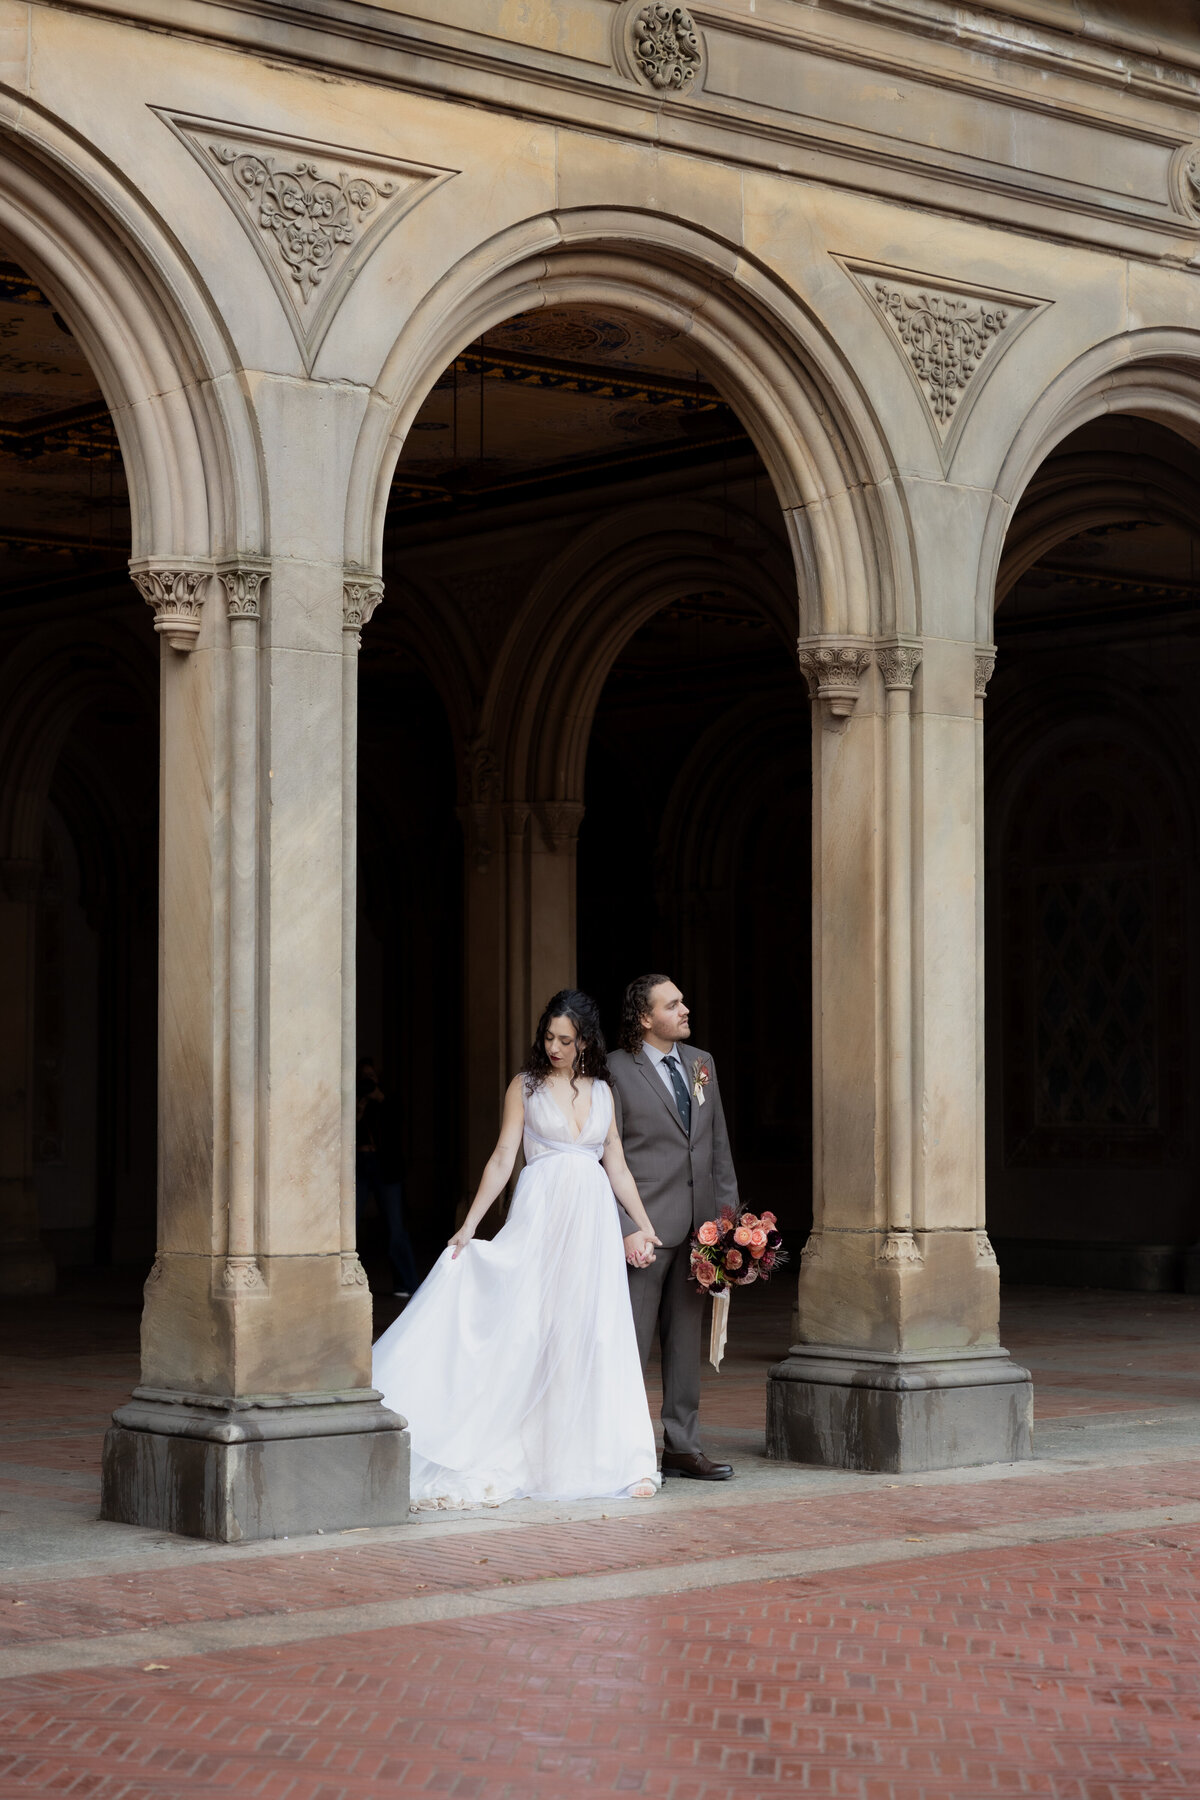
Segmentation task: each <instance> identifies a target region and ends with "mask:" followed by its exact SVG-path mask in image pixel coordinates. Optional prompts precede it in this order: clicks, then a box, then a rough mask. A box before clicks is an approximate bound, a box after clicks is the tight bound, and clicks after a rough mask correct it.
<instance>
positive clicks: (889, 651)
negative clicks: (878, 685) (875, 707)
mask: <svg viewBox="0 0 1200 1800" xmlns="http://www.w3.org/2000/svg"><path fill="white" fill-rule="evenodd" d="M875 660H876V662H877V663H878V664H879V672H880V674H881V675H882V676H883V685H884V687H885V688H887V689H888V690H889V691H890V690H892V689H899V688H903V689H911V687H912V684H913V682H914V680H915V679H916V674H917V669H918V667H919V666H920V662H921V646H920V644H904V643H900V642H899V641H897V642H895V643H892V644H882V645H881V646H880V647H879V649H878V650H877V651H876V653H875Z"/></svg>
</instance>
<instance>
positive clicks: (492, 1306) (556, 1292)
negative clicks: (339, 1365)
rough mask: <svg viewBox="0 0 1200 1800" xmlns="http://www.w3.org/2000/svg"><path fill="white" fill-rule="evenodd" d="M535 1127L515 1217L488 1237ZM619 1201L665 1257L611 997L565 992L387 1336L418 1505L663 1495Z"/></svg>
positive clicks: (377, 1354)
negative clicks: (486, 1224) (638, 1163)
mask: <svg viewBox="0 0 1200 1800" xmlns="http://www.w3.org/2000/svg"><path fill="white" fill-rule="evenodd" d="M522 1139H523V1140H524V1150H525V1168H524V1169H523V1170H522V1172H521V1177H520V1180H519V1181H518V1182H517V1187H516V1192H515V1194H514V1195H513V1202H512V1207H511V1210H510V1212H509V1216H508V1219H507V1221H506V1223H505V1224H504V1225H503V1226H502V1228H501V1229H500V1231H499V1232H497V1234H496V1236H495V1237H494V1238H493V1239H492V1240H491V1242H490V1243H489V1242H487V1241H479V1240H477V1239H476V1237H475V1232H476V1229H477V1227H478V1225H479V1222H480V1220H481V1219H482V1218H483V1215H484V1214H485V1213H486V1212H487V1210H488V1208H489V1207H490V1206H491V1204H492V1202H493V1201H494V1200H496V1199H497V1198H498V1196H499V1195H500V1194H502V1193H503V1191H504V1188H505V1186H506V1185H507V1183H508V1178H509V1176H510V1175H511V1174H512V1169H513V1163H514V1162H515V1160H516V1154H517V1149H518V1147H519V1146H520V1145H521V1143H522ZM614 1196H615V1198H614ZM618 1200H619V1201H620V1203H621V1205H622V1206H623V1207H624V1208H625V1211H626V1212H627V1213H628V1214H629V1216H630V1218H632V1219H633V1221H634V1223H635V1224H636V1225H637V1226H638V1227H639V1229H640V1230H641V1231H642V1232H644V1233H645V1238H644V1240H643V1244H642V1246H641V1248H642V1251H643V1252H644V1256H645V1258H646V1259H648V1260H652V1258H653V1251H652V1249H651V1248H650V1246H651V1245H654V1244H658V1243H659V1242H660V1239H658V1238H657V1237H656V1236H655V1235H654V1231H653V1228H652V1227H651V1224H650V1221H649V1219H648V1218H647V1216H646V1212H645V1209H644V1207H643V1206H642V1202H641V1199H640V1197H639V1195H638V1191H637V1188H636V1186H635V1184H634V1180H633V1177H632V1175H631V1174H630V1173H629V1170H628V1168H627V1167H626V1164H625V1157H624V1154H623V1152H622V1149H621V1140H620V1138H619V1137H618V1136H617V1130H616V1126H615V1124H614V1122H613V1101H612V1090H611V1088H610V1087H609V1083H608V1064H607V1062H606V1060H605V1048H604V1037H603V1034H602V1033H601V1030H600V1018H599V1014H598V1012H597V1009H596V1004H595V1002H594V1001H593V1000H590V999H589V998H588V996H587V995H586V994H581V993H578V992H577V991H576V990H574V989H571V988H567V989H564V990H563V992H562V993H559V994H555V996H554V998H553V999H552V1000H551V1002H550V1004H549V1005H548V1006H547V1008H546V1010H545V1012H544V1013H543V1014H542V1018H541V1021H540V1023H539V1025H538V1030H537V1037H536V1038H535V1040H534V1043H533V1047H532V1049H531V1050H530V1052H529V1055H528V1057H527V1058H526V1060H525V1066H524V1068H523V1069H522V1070H521V1073H520V1074H519V1075H517V1076H516V1077H515V1078H514V1079H513V1081H512V1082H510V1084H509V1088H508V1092H507V1093H506V1095H505V1097H504V1116H503V1120H502V1123H501V1127H500V1137H499V1139H498V1141H497V1143H496V1148H495V1149H494V1150H493V1151H492V1154H491V1156H490V1157H489V1159H488V1162H487V1166H486V1168H485V1169H484V1171H483V1178H482V1180H481V1181H480V1183H479V1191H478V1193H477V1194H476V1195H475V1199H474V1201H473V1202H472V1204H471V1209H470V1211H469V1212H468V1214H467V1216H466V1219H465V1220H464V1221H463V1224H462V1226H461V1228H460V1229H459V1230H458V1231H456V1232H455V1234H454V1236H453V1237H452V1238H451V1239H450V1241H449V1243H448V1244H447V1246H446V1248H445V1250H443V1252H442V1254H441V1256H440V1257H439V1258H438V1261H437V1262H436V1264H435V1265H434V1267H433V1269H432V1271H431V1272H430V1275H429V1277H428V1279H427V1280H426V1281H424V1282H423V1283H422V1285H421V1286H420V1288H418V1290H417V1292H416V1294H415V1295H414V1296H413V1298H412V1300H411V1301H410V1302H409V1304H408V1306H407V1307H406V1309H405V1311H404V1312H403V1313H401V1315H400V1317H399V1318H398V1319H397V1320H396V1322H395V1324H394V1325H392V1326H391V1327H390V1329H389V1330H387V1331H385V1332H384V1334H383V1336H382V1337H381V1338H380V1339H379V1341H378V1342H377V1343H376V1345H375V1348H374V1354H373V1377H372V1378H373V1381H374V1385H375V1387H376V1388H378V1389H379V1390H380V1392H381V1393H382V1394H383V1397H384V1401H385V1403H386V1405H388V1406H389V1407H391V1408H393V1409H394V1410H395V1411H396V1412H398V1413H401V1414H402V1415H403V1416H404V1417H405V1418H406V1419H407V1420H408V1425H409V1431H410V1434H411V1437H412V1500H413V1504H414V1506H439V1505H441V1506H463V1505H477V1504H480V1503H482V1502H491V1503H493V1504H494V1503H495V1502H497V1501H502V1500H515V1499H519V1498H527V1499H534V1500H583V1499H598V1498H601V1497H608V1496H620V1495H629V1496H632V1497H636V1498H643V1497H648V1496H649V1495H651V1494H653V1493H654V1492H655V1491H656V1489H657V1487H658V1479H659V1478H658V1472H657V1461H658V1459H657V1456H656V1454H655V1448H654V1430H653V1427H652V1425H651V1423H650V1411H649V1408H648V1406H647V1404H646V1390H645V1387H644V1385H643V1382H642V1371H641V1362H640V1359H639V1356H638V1347H637V1339H636V1337H635V1335H634V1328H633V1314H632V1312H631V1310H630V1304H629V1284H628V1281H627V1280H626V1275H625V1260H624V1246H623V1243H622V1238H621V1226H620V1223H619V1221H618V1218H617V1206H616V1202H617V1201H618Z"/></svg>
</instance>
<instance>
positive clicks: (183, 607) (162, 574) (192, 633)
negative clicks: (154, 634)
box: [130, 564, 209, 650]
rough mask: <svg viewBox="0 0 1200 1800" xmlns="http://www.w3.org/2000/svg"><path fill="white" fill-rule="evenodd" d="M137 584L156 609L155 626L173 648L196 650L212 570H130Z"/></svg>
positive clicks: (154, 568)
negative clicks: (206, 588)
mask: <svg viewBox="0 0 1200 1800" xmlns="http://www.w3.org/2000/svg"><path fill="white" fill-rule="evenodd" d="M130 574H131V575H132V577H133V582H134V586H135V587H136V588H137V590H138V593H139V594H140V595H141V596H142V599H143V600H144V601H145V602H146V605H147V606H150V607H153V609H154V629H155V631H158V632H161V633H162V635H163V637H165V638H166V640H167V642H168V644H170V646H171V648H172V649H173V650H194V649H195V647H196V639H197V638H198V637H199V636H200V612H201V609H202V607H203V605H204V590H205V587H206V586H207V584H208V578H209V571H208V570H207V569H197V568H194V567H193V568H187V569H180V568H173V569H166V568H157V567H152V566H150V565H148V564H147V565H144V566H143V567H142V568H138V569H131V570H130Z"/></svg>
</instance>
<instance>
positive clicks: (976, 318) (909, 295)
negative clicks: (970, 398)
mask: <svg viewBox="0 0 1200 1800" xmlns="http://www.w3.org/2000/svg"><path fill="white" fill-rule="evenodd" d="M875 299H876V301H877V303H878V305H879V308H880V310H881V311H882V313H883V314H884V316H885V318H887V319H888V321H889V322H890V324H891V326H892V328H893V330H894V331H895V333H896V336H897V337H898V338H899V339H900V342H901V343H902V344H903V346H904V348H905V350H906V351H907V352H908V360H909V362H910V363H911V364H912V366H913V369H914V371H915V373H916V377H917V380H918V381H919V382H920V384H921V387H922V388H923V390H924V392H925V397H926V399H927V400H928V401H929V406H930V410H931V411H932V413H933V416H934V418H935V419H936V420H937V422H938V424H939V425H941V426H945V425H947V424H948V423H949V421H950V416H951V414H952V413H953V411H954V408H955V407H956V406H957V405H958V399H959V395H960V394H961V393H962V391H963V389H964V388H965V387H966V386H967V384H968V383H969V381H970V379H971V377H972V375H974V373H975V371H976V369H977V368H978V367H979V365H980V363H981V362H982V361H983V359H984V357H985V355H986V354H987V352H988V350H989V349H990V348H991V346H992V344H993V343H994V341H995V340H996V339H997V338H998V337H999V336H1000V333H1001V332H1002V331H1004V330H1005V328H1006V327H1007V325H1008V322H1009V309H1008V308H1007V307H1003V306H990V305H988V304H987V303H986V302H985V301H982V300H972V299H964V298H963V297H962V296H961V295H956V294H938V293H935V292H933V291H932V290H930V291H923V290H921V289H919V288H918V289H915V290H914V289H905V288H901V287H896V286H893V285H892V284H890V283H888V282H885V281H877V282H876V283H875Z"/></svg>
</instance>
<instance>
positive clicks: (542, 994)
mask: <svg viewBox="0 0 1200 1800" xmlns="http://www.w3.org/2000/svg"><path fill="white" fill-rule="evenodd" d="M533 817H534V820H535V822H536V827H537V828H536V830H535V831H534V833H533V834H532V836H531V839H530V843H529V865H528V866H529V969H528V987H527V989H526V1006H527V1014H526V1018H527V1023H526V1031H525V1042H524V1044H523V1046H522V1050H524V1049H527V1048H528V1045H529V1041H530V1038H531V1036H532V1034H533V1031H534V1030H535V1028H536V1026H537V1022H538V1020H539V1018H540V1017H541V1014H542V1008H543V1007H544V1006H545V1004H546V1002H547V1000H549V999H550V997H551V995H552V994H555V993H557V992H558V990H559V989H560V988H565V987H574V985H575V969H576V962H577V953H576V943H575V876H576V865H577V852H578V847H579V827H580V826H581V825H582V823H583V802H582V801H580V800H540V801H537V802H535V803H534V806H533Z"/></svg>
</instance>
